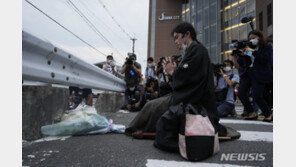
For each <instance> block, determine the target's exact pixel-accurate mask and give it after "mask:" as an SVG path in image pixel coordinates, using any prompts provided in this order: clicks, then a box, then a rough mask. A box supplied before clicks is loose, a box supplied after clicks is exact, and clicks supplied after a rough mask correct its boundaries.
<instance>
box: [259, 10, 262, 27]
mask: <svg viewBox="0 0 296 167" xmlns="http://www.w3.org/2000/svg"><path fill="white" fill-rule="evenodd" d="M259 30H260V31H263V12H260V13H259Z"/></svg>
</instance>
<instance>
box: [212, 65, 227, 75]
mask: <svg viewBox="0 0 296 167" xmlns="http://www.w3.org/2000/svg"><path fill="white" fill-rule="evenodd" d="M213 66H214V73H215V76H219V75H220V69H221V70H223V68H224V67H225V64H213Z"/></svg>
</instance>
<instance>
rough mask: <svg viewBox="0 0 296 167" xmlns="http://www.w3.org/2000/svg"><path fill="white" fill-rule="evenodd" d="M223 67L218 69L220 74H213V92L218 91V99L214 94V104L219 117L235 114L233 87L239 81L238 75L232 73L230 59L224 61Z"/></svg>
mask: <svg viewBox="0 0 296 167" xmlns="http://www.w3.org/2000/svg"><path fill="white" fill-rule="evenodd" d="M224 65H225V67H224V68H223V70H222V69H220V75H218V76H215V78H214V83H215V94H217V93H219V94H220V95H221V96H222V97H221V96H219V97H220V99H218V98H217V95H216V104H217V110H218V115H219V117H226V116H227V115H229V114H231V115H236V113H235V111H234V87H235V85H236V84H238V83H239V76H238V75H236V74H232V67H233V62H232V61H231V60H225V61H224Z"/></svg>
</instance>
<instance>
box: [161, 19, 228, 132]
mask: <svg viewBox="0 0 296 167" xmlns="http://www.w3.org/2000/svg"><path fill="white" fill-rule="evenodd" d="M172 35H173V38H174V42H175V44H176V45H177V47H178V49H179V50H184V51H185V55H184V56H183V57H182V60H181V62H180V64H179V65H178V66H177V65H176V63H174V62H173V61H171V58H170V57H167V58H166V61H163V64H164V66H165V70H166V72H167V73H168V74H169V75H171V76H172V85H171V86H172V88H173V94H172V103H173V105H176V104H179V103H181V102H182V103H183V104H192V105H195V106H203V107H204V108H205V109H206V110H207V113H208V116H209V118H210V121H211V122H212V124H213V126H214V128H215V130H216V131H218V133H219V136H224V135H226V133H227V132H226V128H225V127H224V126H222V125H220V124H219V123H218V122H219V117H218V111H217V106H216V100H215V94H214V80H213V69H212V68H211V61H210V58H209V55H208V51H207V49H206V48H205V47H204V46H203V45H202V44H201V43H200V42H198V41H197V40H196V33H195V30H194V28H193V27H192V25H191V24H190V23H186V22H184V23H181V24H179V25H178V26H177V27H176V28H175V29H174V30H173V31H172Z"/></svg>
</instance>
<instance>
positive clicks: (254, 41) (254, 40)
mask: <svg viewBox="0 0 296 167" xmlns="http://www.w3.org/2000/svg"><path fill="white" fill-rule="evenodd" d="M250 42H251V43H252V45H254V46H257V44H258V39H257V38H255V39H251V40H250Z"/></svg>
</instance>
